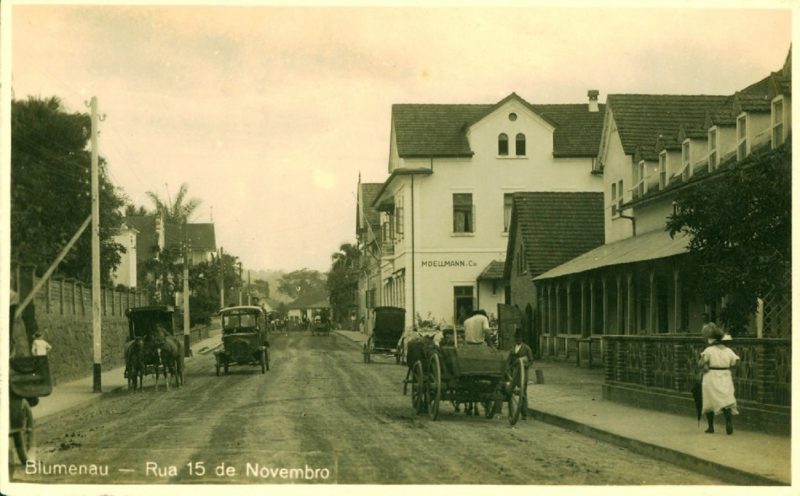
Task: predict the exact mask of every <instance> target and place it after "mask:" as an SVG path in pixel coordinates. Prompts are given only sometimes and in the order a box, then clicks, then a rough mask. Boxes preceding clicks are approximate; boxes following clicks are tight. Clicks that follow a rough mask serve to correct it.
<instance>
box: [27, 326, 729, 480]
mask: <svg viewBox="0 0 800 496" xmlns="http://www.w3.org/2000/svg"><path fill="white" fill-rule="evenodd" d="M272 344H273V347H272V351H271V354H272V363H271V370H270V371H269V372H267V373H266V374H265V375H262V374H261V372H260V369H259V368H258V367H232V368H231V369H230V374H229V375H227V376H222V377H216V376H215V374H214V366H213V356H212V355H211V354H205V355H197V356H195V357H194V358H191V359H189V360H188V361H187V373H186V378H187V384H186V386H185V387H184V388H182V389H180V390H172V391H169V392H167V391H164V390H163V389H162V390H159V391H155V390H153V380H152V378H148V380H147V381H146V383H145V384H146V386H145V390H144V391H143V392H141V393H132V392H129V391H126V390H122V391H116V392H114V393H110V394H107V395H105V396H104V397H103V398H102V399H101V400H99V401H96V402H94V403H92V404H90V405H88V406H84V407H81V408H77V409H73V410H71V411H67V412H64V413H63V414H59V415H57V416H54V417H50V418H48V419H45V421H44V422H42V423H40V424H39V426H38V444H39V446H40V447H39V451H38V461H39V463H38V464H34V465H30V466H28V467H22V466H16V467H15V468H14V474H13V480H17V481H37V482H75V483H78V482H80V483H129V482H136V483H162V484H163V483H219V482H230V483H257V484H261V483H300V482H304V483H372V484H375V483H388V484H405V483H413V484H439V483H449V484H455V483H461V484H472V483H475V484H478V483H480V484H498V483H511V484H625V485H628V484H721V483H722V481H719V480H715V479H712V478H708V477H706V476H703V475H699V474H696V473H693V472H690V471H687V470H683V469H680V468H677V467H674V466H672V465H668V464H665V463H662V462H658V461H655V460H651V459H648V458H644V457H641V456H639V455H636V454H634V453H632V452H629V451H627V450H624V449H621V448H618V447H615V446H612V445H608V444H604V443H601V442H598V441H595V440H593V439H590V438H586V437H583V436H581V435H579V434H576V433H573V432H570V431H566V430H563V429H560V428H556V427H552V426H550V425H547V424H542V423H540V422H536V421H533V420H527V421H524V422H523V421H520V423H519V424H517V426H516V427H514V428H511V427H509V425H508V422H507V420H506V419H505V418H495V419H485V418H483V417H467V416H465V415H464V414H463V413H460V414H456V413H454V412H453V409H452V407H451V406H450V405H446V404H445V405H443V408H442V410H443V411H442V415H441V417H440V420H438V421H436V422H432V421H431V420H430V419H429V418H428V417H427V416H426V415H421V416H418V415H416V414H415V413H414V412H413V410H412V408H411V401H410V397H409V396H403V395H402V380H403V378H404V376H405V368H404V367H402V366H398V365H395V364H394V360H393V359H391V358H382V357H377V358H375V360H374V362H373V363H371V364H368V365H367V364H364V363H363V362H362V357H361V354H360V353H359V349H358V347H357V346H356V345H355V344H354V343H352V342H350V341H348V340H347V339H345V338H343V337H341V336H336V335H332V336H328V337H325V336H310V335H309V334H308V333H294V334H291V335H289V336H274V337H273V338H272ZM104 468H105V471H106V472H105V473H104ZM281 469H285V470H281ZM70 471H72V472H70Z"/></svg>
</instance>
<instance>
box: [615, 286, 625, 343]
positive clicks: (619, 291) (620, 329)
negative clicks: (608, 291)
mask: <svg viewBox="0 0 800 496" xmlns="http://www.w3.org/2000/svg"><path fill="white" fill-rule="evenodd" d="M616 303H617V319H616V320H617V334H624V333H625V325H624V322H623V319H622V313H623V308H624V307H623V306H622V274H621V273H617V301H616Z"/></svg>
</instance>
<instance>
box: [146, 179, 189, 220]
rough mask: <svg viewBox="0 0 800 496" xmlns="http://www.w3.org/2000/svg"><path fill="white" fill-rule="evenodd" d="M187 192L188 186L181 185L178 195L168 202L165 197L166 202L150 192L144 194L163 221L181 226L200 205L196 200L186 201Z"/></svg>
mask: <svg viewBox="0 0 800 496" xmlns="http://www.w3.org/2000/svg"><path fill="white" fill-rule="evenodd" d="M188 190H189V186H188V185H187V184H186V183H183V184H181V187H180V188H179V189H178V194H177V195H175V201H170V200H169V197H167V198H168V199H167V201H164V200H162V199H161V198H159V196H158V195H157V194H155V193H153V192H152V191H148V192H147V193H145V194H146V195H147V197H148V198H150V201H151V202H153V206H154V207H155V210H156V212H157V213H160V214H161V215H162V216H163V217H164V221H166V222H171V223H175V224H183V223H184V222H188V221H189V218H190V217H191V216H192V214H194V212H195V210H197V207H199V206H200V204H201V203H202V201H201V200H200V199H198V198H189V199H188V200H187V199H186V194H187V193H188Z"/></svg>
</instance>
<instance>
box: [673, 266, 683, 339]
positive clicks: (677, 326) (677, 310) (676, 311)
mask: <svg viewBox="0 0 800 496" xmlns="http://www.w3.org/2000/svg"><path fill="white" fill-rule="evenodd" d="M672 285H673V289H674V292H673V295H672V297H673V300H674V301H673V302H672V313H673V316H672V319H673V325H672V326H673V329H674V330H675V332H680V331H681V330H682V329H681V327H682V325H683V322H682V320H683V319H682V318H681V306H682V305H681V303H682V302H681V297H682V296H683V295H682V294H681V273H680V270H679V269H678V267H677V265H676V266H675V267H673V268H672Z"/></svg>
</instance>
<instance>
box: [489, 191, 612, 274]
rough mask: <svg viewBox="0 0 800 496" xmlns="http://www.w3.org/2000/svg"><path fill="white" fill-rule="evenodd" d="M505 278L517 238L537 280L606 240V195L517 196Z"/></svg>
mask: <svg viewBox="0 0 800 496" xmlns="http://www.w3.org/2000/svg"><path fill="white" fill-rule="evenodd" d="M513 198H514V200H513V201H514V203H513V208H512V211H511V225H510V227H509V231H510V233H509V236H508V247H507V248H506V261H505V268H504V275H505V277H506V278H509V277H510V275H511V264H512V263H513V260H514V254H513V252H514V247H515V246H516V237H517V235H519V236H521V237H522V245H523V247H524V249H525V260H526V262H527V268H528V273H529V274H530V276H531V277H535V276H537V275H539V274H541V273H543V272H545V271H547V270H550V269H552V268H553V267H556V266H557V265H559V264H562V263H564V262H566V261H568V260H571V259H572V258H575V257H577V256H578V255H580V254H581V253H584V252H586V251H589V250H591V249H593V248H595V247H597V246H599V245H602V244H603V242H604V241H605V229H604V225H603V217H604V215H603V193H600V192H597V193H594V192H555V191H543V192H538V191H537V192H521V193H514V197H513Z"/></svg>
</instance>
